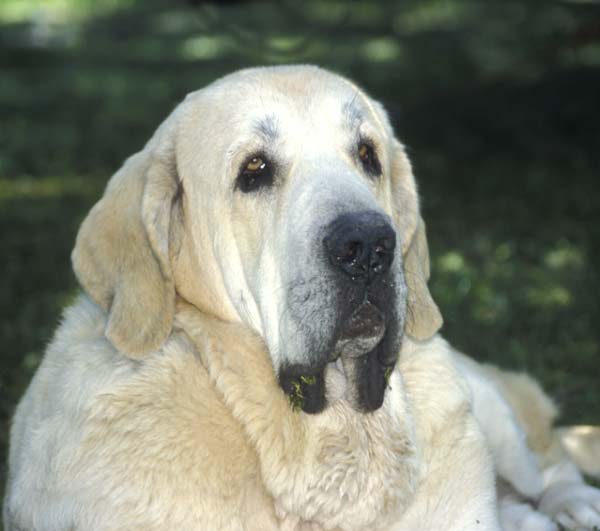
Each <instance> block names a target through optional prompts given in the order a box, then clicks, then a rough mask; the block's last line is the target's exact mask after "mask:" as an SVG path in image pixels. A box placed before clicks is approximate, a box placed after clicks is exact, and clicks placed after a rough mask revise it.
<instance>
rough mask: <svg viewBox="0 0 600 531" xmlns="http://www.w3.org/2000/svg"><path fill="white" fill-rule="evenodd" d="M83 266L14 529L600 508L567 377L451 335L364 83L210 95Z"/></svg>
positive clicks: (20, 435)
mask: <svg viewBox="0 0 600 531" xmlns="http://www.w3.org/2000/svg"><path fill="white" fill-rule="evenodd" d="M72 262H73V267H74V270H75V273H76V276H77V278H78V280H79V282H80V284H81V286H82V288H83V294H82V295H81V296H80V297H79V298H78V299H77V301H76V302H74V304H73V305H71V307H69V308H68V309H67V310H66V311H65V315H64V318H63V321H62V324H61V325H60V327H59V329H58V331H57V332H56V335H55V337H54V339H53V341H52V343H51V344H50V346H49V347H48V349H47V352H46V354H45V356H44V359H43V360H42V363H41V365H40V367H39V369H38V371H37V373H36V374H35V376H34V378H33V381H32V383H31V385H30V386H29V389H28V390H27V392H26V394H25V396H24V397H23V399H22V401H21V402H20V404H19V405H18V407H17V410H16V414H15V417H14V421H13V425H12V429H11V440H10V455H9V478H8V485H7V494H6V499H5V504H4V524H5V527H6V529H7V530H8V531H11V530H24V529H27V530H64V529H75V530H117V529H123V530H125V529H127V530H136V529H140V530H142V529H143V530H165V529H169V530H171V529H177V530H179V529H181V530H183V529H185V530H192V529H201V530H215V531H216V530H232V531H233V530H266V531H268V530H290V531H291V530H296V531H301V530H313V531H315V530H325V529H327V530H331V529H337V530H348V531H350V530H352V531H359V530H382V531H383V530H389V531H394V530H396V531H400V530H410V531H418V530H422V531H425V530H432V531H433V530H442V529H443V530H451V531H452V530H455V531H459V530H460V531H468V530H486V531H488V530H489V531H496V530H499V529H501V528H504V529H515V530H517V529H523V530H525V529H538V530H542V531H544V530H546V529H555V524H554V522H553V520H558V521H560V522H561V523H562V524H564V525H571V524H572V525H573V526H575V525H584V526H588V527H589V528H591V526H592V525H595V524H594V521H595V520H593V518H594V517H595V516H594V515H597V513H595V512H594V511H596V510H597V509H600V504H598V503H597V502H598V500H600V497H598V491H597V490H595V489H593V488H592V487H590V486H587V485H585V484H584V483H583V479H582V478H581V475H580V474H579V472H578V470H577V468H576V467H575V466H574V465H573V464H572V463H571V461H570V458H569V456H568V455H567V454H566V452H565V451H564V450H562V446H560V448H561V449H560V450H556V449H555V448H554V446H552V444H554V443H552V444H550V443H548V441H547V440H546V439H552V441H554V438H553V437H555V435H556V432H553V431H552V429H551V424H552V418H553V415H554V409H553V406H552V404H551V403H550V401H549V400H548V399H547V397H546V396H545V395H544V394H543V393H542V392H541V390H539V388H538V387H536V384H535V383H534V382H533V381H531V380H527V379H525V380H519V376H518V375H511V374H509V373H500V372H496V370H495V369H494V368H492V367H484V366H481V365H478V364H476V363H475V362H473V361H472V360H470V359H469V358H467V357H464V356H463V355H461V354H460V353H458V352H456V351H455V350H454V349H452V347H450V346H449V345H448V344H447V343H446V342H445V341H444V340H443V339H442V338H441V337H440V336H439V334H438V331H439V329H440V327H441V325H442V317H441V315H440V312H439V309H438V308H437V306H436V304H435V302H434V301H433V299H432V297H431V294H430V293H429V290H428V287H427V281H428V278H429V257H428V249H427V240H426V233H425V225H424V222H423V220H422V219H421V216H420V211H419V202H418V194H417V188H416V184H415V180H414V177H413V173H412V170H411V165H410V162H409V160H408V158H407V155H406V152H405V149H404V147H403V145H402V144H401V143H400V142H399V141H398V140H397V139H396V138H395V136H394V133H393V131H392V127H391V126H390V123H389V121H388V118H387V116H386V113H385V111H384V109H383V107H382V106H381V105H380V104H379V103H377V102H376V101H374V100H373V99H371V98H370V97H368V96H367V95H366V94H365V93H364V92H363V91H362V90H361V89H359V88H358V87H357V86H356V85H355V84H353V83H352V82H350V81H348V80H346V79H344V78H342V77H340V76H338V75H335V74H332V73H330V72H327V71H325V70H322V69H320V68H317V67H313V66H288V67H270V68H255V69H248V70H242V71H239V72H236V73H234V74H231V75H229V76H226V77H224V78H222V79H220V80H218V81H216V82H214V83H213V84H211V85H209V86H208V87H205V88H204V89H201V90H199V91H197V92H194V93H192V94H190V95H189V96H188V97H187V98H186V99H185V100H184V101H183V102H182V103H181V104H180V105H179V106H178V107H177V108H176V109H175V110H174V112H173V113H172V114H171V115H170V116H169V117H168V118H167V119H166V120H165V122H164V123H163V124H162V125H161V126H160V127H159V128H158V129H157V131H156V132H155V134H154V136H153V137H152V138H151V140H150V141H149V142H148V143H147V145H146V146H145V147H144V148H143V149H142V151H140V152H139V153H137V154H135V155H133V156H132V157H131V158H129V159H128V160H127V161H126V162H125V164H124V165H123V167H122V168H121V169H120V170H119V171H118V172H117V173H116V174H115V175H114V176H113V177H112V179H111V180H110V182H109V184H108V186H107V188H106V191H105V193H104V196H103V197H102V198H101V199H100V201H99V202H98V203H97V204H96V205H95V206H94V207H93V208H92V210H91V212H90V213H89V215H88V216H87V218H86V219H85V220H84V222H83V224H82V226H81V228H80V230H79V233H78V235H77V240H76V244H75V248H74V251H73V255H72ZM517 380H519V382H520V384H515V381H517ZM520 393H521V394H520ZM528 393H529V395H527V394H528ZM521 395H523V396H521ZM524 395H527V396H529V397H530V398H531V396H533V397H534V400H533V401H532V402H530V401H528V400H527V397H526V396H524ZM530 395H531V396H530ZM534 395H535V396H534ZM523 399H525V403H524V402H523ZM535 407H538V409H540V411H541V410H543V412H544V416H543V418H542V417H541V416H540V417H535V419H534V420H533V421H531V419H530V418H527V412H529V411H533V409H535ZM496 412H500V413H501V415H502V416H496V417H494V418H491V417H490V415H491V414H495V413H496ZM528 430H529V431H528ZM538 432H539V433H538ZM540 433H541V435H540ZM536 437H537V439H536ZM532 441H533V442H532ZM540 441H541V442H540ZM538 443H539V447H536V444H538ZM550 446H552V448H554V449H551V448H550ZM553 452H554V453H553ZM544 459H546V461H544ZM557 467H558V468H557ZM548 471H550V472H548ZM496 476H499V477H500V478H501V479H502V481H503V484H502V485H500V487H499V488H498V489H497V488H496ZM565 485H569V489H567V490H568V492H569V493H575V494H568V495H566V494H565V489H564V486H565ZM552 489H555V490H552ZM553 492H555V494H552V493H553ZM590 515H591V516H590ZM568 519H571V520H568ZM535 526H537V527H535ZM573 528H575V527H573ZM586 528H587V527H586Z"/></svg>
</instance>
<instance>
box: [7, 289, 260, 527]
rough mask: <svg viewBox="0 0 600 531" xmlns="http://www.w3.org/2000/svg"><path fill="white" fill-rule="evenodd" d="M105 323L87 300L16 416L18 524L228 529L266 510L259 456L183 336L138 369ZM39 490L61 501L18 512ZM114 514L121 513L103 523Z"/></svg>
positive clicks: (74, 311) (60, 334) (75, 309)
mask: <svg viewBox="0 0 600 531" xmlns="http://www.w3.org/2000/svg"><path fill="white" fill-rule="evenodd" d="M105 324H106V316H105V313H104V312H103V311H102V310H101V309H100V308H98V307H97V306H96V305H95V304H94V303H92V302H91V301H90V300H89V299H88V298H87V297H85V296H84V297H81V298H80V299H79V300H78V301H76V302H75V304H74V305H73V306H71V307H70V308H69V309H68V310H67V311H66V312H65V316H64V320H63V322H62V324H61V326H60V327H59V329H58V330H57V333H56V335H55V338H54V340H53V342H52V343H51V345H50V346H49V348H48V351H47V353H46V355H45V357H44V359H43V361H42V364H41V366H40V368H39V370H38V371H37V374H36V376H35V378H34V379H33V381H32V383H31V385H30V387H29V389H28V391H27V393H26V395H25V396H24V398H23V400H22V402H21V404H20V405H19V407H18V409H17V412H16V415H15V420H14V424H13V428H12V433H11V437H12V444H11V449H12V453H11V456H10V461H11V463H10V465H11V472H12V474H11V475H12V477H13V480H12V481H11V482H10V484H9V492H8V495H7V506H10V507H9V508H8V509H7V511H9V512H10V513H11V515H12V516H11V517H12V518H14V519H15V520H17V522H19V523H23V524H26V525H29V524H28V522H29V523H30V522H31V520H23V518H26V519H28V518H38V520H39V519H41V520H42V521H48V523H49V524H50V523H52V522H53V523H55V524H56V525H57V526H58V527H57V528H59V527H61V525H62V526H63V528H66V527H68V526H69V525H74V523H76V524H77V525H76V527H78V528H87V529H93V528H95V527H96V526H97V525H99V524H100V522H102V525H106V520H102V521H100V520H96V519H98V518H103V519H106V518H108V519H109V520H110V521H112V520H111V519H113V518H114V520H115V522H117V521H118V522H119V525H123V522H127V521H129V520H128V519H129V518H131V523H132V527H131V529H134V528H135V529H137V528H139V525H140V522H144V525H146V526H147V527H145V529H153V528H154V527H153V526H155V527H159V528H160V523H161V522H162V524H163V526H164V525H165V522H167V521H168V522H169V525H171V524H173V525H175V524H176V523H177V522H180V523H181V525H182V526H183V527H179V526H178V525H176V527H178V528H184V527H185V522H186V521H188V520H187V519H190V518H194V519H195V520H194V521H195V522H198V521H202V518H206V517H207V515H209V516H210V515H213V516H212V517H217V516H214V515H220V516H218V518H225V519H226V518H228V517H229V516H228V515H227V514H226V512H224V510H225V508H229V509H230V511H231V510H233V509H234V510H235V511H238V510H239V509H240V506H243V505H244V504H247V503H250V502H249V501H248V500H249V499H250V498H252V499H253V501H252V504H256V505H257V506H259V505H261V504H257V500H258V499H259V498H260V499H261V500H263V498H265V494H264V491H263V489H262V486H261V484H260V481H259V479H258V478H259V476H260V474H259V472H258V469H257V459H256V456H255V453H254V451H253V449H252V447H251V446H250V445H249V444H248V443H247V441H246V437H245V435H244V433H243V431H242V428H241V426H240V424H239V423H238V422H237V421H236V420H235V418H234V417H233V416H232V415H231V413H230V411H229V410H228V409H227V407H226V406H225V405H224V403H223V401H222V399H221V397H220V396H219V395H218V394H217V392H216V391H215V390H214V388H213V386H212V385H211V384H210V382H209V377H208V374H207V372H206V370H205V368H204V366H203V365H202V363H201V359H200V356H199V355H198V353H197V351H196V349H195V347H194V345H192V343H191V342H190V341H189V340H188V339H187V337H186V336H185V334H183V333H180V332H178V331H174V332H173V333H172V334H171V337H170V338H169V340H168V341H167V342H166V343H165V345H164V346H163V347H162V348H161V349H160V350H159V351H156V352H154V353H152V354H150V355H149V356H148V357H146V358H145V359H144V361H143V362H140V361H136V360H132V359H129V358H126V357H125V356H123V355H122V354H121V353H119V352H118V351H116V350H115V349H114V347H113V346H112V345H111V344H110V342H108V341H107V340H106V339H105V337H104V327H105ZM34 485H35V490H36V492H40V491H41V492H45V491H48V492H52V495H53V498H54V499H53V500H40V503H36V504H34V507H32V506H31V505H30V504H28V506H27V507H25V506H22V507H20V506H18V505H17V504H18V503H22V502H23V500H31V499H32V497H36V496H37V494H36V493H34V492H33V489H34V487H33V486H34ZM57 499H59V500H62V501H60V502H59V503H56V500H57ZM225 500H227V503H225ZM267 505H268V504H265V503H264V500H263V503H262V506H263V507H264V511H265V514H267V516H265V518H267V519H269V518H270V516H269V514H268V513H269V512H270V510H271V509H270V508H269V507H267ZM104 506H105V507H107V508H108V507H110V508H111V510H110V513H111V514H109V515H108V516H107V515H106V514H104V515H103V516H102V517H101V516H100V514H101V513H102V512H103V510H102V507H104ZM82 508H84V509H82ZM183 508H185V511H184V510H183ZM84 511H85V514H84ZM258 512H260V511H258ZM239 513H240V514H241V513H243V511H239ZM142 515H144V516H142ZM205 523H206V525H209V526H210V525H213V524H215V522H212V521H211V522H208V521H207V522H205ZM217 527H218V526H217Z"/></svg>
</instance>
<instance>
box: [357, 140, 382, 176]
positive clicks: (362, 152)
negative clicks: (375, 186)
mask: <svg viewBox="0 0 600 531" xmlns="http://www.w3.org/2000/svg"><path fill="white" fill-rule="evenodd" d="M358 158H359V159H360V161H361V162H362V165H363V167H364V168H365V171H366V172H367V173H368V174H370V175H372V176H374V177H378V176H379V175H381V164H380V163H379V159H378V158H377V154H376V153H375V149H374V148H373V146H372V145H371V144H369V143H367V142H363V143H362V144H360V145H359V146H358Z"/></svg>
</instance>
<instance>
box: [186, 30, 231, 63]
mask: <svg viewBox="0 0 600 531" xmlns="http://www.w3.org/2000/svg"><path fill="white" fill-rule="evenodd" d="M231 47H232V41H231V39H230V38H228V37H227V36H209V35H201V36H198V37H190V38H189V39H187V40H185V41H184V42H183V45H182V47H181V56H182V57H183V58H184V59H188V60H192V61H197V60H208V59H216V58H217V57H221V56H222V55H224V54H225V53H227V52H228V51H229V50H231Z"/></svg>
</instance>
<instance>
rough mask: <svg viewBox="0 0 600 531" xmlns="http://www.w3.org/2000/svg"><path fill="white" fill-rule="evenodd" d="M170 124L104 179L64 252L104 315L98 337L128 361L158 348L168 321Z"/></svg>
mask: <svg viewBox="0 0 600 531" xmlns="http://www.w3.org/2000/svg"><path fill="white" fill-rule="evenodd" d="M173 122H174V117H173V116H172V117H171V118H169V119H167V121H166V122H165V123H164V124H163V125H162V126H161V127H160V128H159V129H158V130H157V132H156V133H155V135H154V136H153V138H152V139H151V140H150V142H148V144H147V145H146V147H145V148H144V149H143V150H142V151H141V152H140V153H137V154H136V155H133V156H132V157H130V158H129V159H128V160H127V161H126V162H125V164H124V165H123V167H122V168H121V169H120V170H119V171H118V172H117V173H116V174H115V175H114V176H113V177H112V179H111V180H110V182H109V183H108V186H107V188H106V191H105V192H104V196H103V197H102V199H100V201H98V203H96V205H95V206H94V207H93V208H92V210H91V211H90V213H89V214H88V216H87V217H86V219H85V220H84V221H83V223H82V225H81V227H80V229H79V233H78V235H77V241H76V244H75V249H74V250H73V254H72V262H73V269H74V270H75V274H76V276H77V279H78V280H79V282H80V284H81V285H82V287H83V288H84V290H85V291H86V292H87V293H88V294H89V296H90V297H91V298H92V299H93V300H94V301H95V302H96V303H97V304H99V305H100V306H101V307H102V308H103V309H104V310H105V311H107V312H108V321H107V325H106V331H105V334H106V337H107V338H108V339H109V340H110V341H111V342H112V343H113V344H114V345H115V347H116V348H117V349H118V350H119V351H121V352H123V353H125V354H127V355H128V356H130V357H133V358H139V357H141V356H142V355H143V354H144V353H146V352H148V351H151V350H154V349H156V348H158V347H160V346H161V345H162V343H163V342H164V341H165V339H166V338H167V337H168V335H169V333H170V331H171V326H172V322H173V316H174V308H175V287H174V282H173V278H172V275H171V267H170V260H169V233H170V220H171V212H172V209H173V208H174V204H175V201H174V199H175V197H176V196H177V193H178V186H179V185H178V179H177V175H176V164H175V155H174V146H173V142H174V131H173V129H174V123H173Z"/></svg>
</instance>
